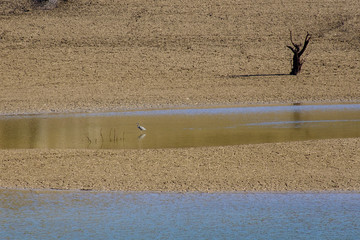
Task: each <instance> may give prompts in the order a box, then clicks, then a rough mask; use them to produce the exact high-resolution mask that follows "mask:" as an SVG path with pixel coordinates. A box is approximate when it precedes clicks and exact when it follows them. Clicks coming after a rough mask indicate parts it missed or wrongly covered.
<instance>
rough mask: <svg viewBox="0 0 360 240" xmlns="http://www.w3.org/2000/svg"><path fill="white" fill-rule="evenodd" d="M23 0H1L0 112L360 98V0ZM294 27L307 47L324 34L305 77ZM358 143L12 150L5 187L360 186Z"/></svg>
mask: <svg viewBox="0 0 360 240" xmlns="http://www.w3.org/2000/svg"><path fill="white" fill-rule="evenodd" d="M23 1H25V0H17V1H10V0H9V1H7V0H4V1H1V3H0V49H1V51H0V57H1V61H0V83H1V87H0V114H18V113H38V112H69V111H77V112H82V111H87V112H91V111H108V110H111V111H116V110H122V109H134V108H162V107H176V106H202V105H206V106H210V105H233V104H246V103H249V104H252V103H277V102H279V103H292V102H302V103H306V102H359V101H360V94H359V92H360V51H359V48H360V31H359V29H360V2H359V1H358V0H346V1H328V0H319V1H311V2H309V1H305V0H299V1H293V0H275V1H267V0H251V1H250V0H244V1H237V0H221V1H216V0H207V1H203V0H191V1H190V0H189V1H183V0H172V1H165V0H159V1H147V0H131V1H130V0H112V1H109V0H98V1H92V0H76V1H75V0H69V1H67V3H62V4H60V5H59V7H58V8H55V9H53V10H47V11H44V10H40V9H33V8H31V7H30V6H29V5H22V3H23ZM14 3H16V4H14ZM22 6H25V7H22ZM289 29H291V30H292V31H293V35H294V39H295V41H296V42H299V43H300V42H302V41H303V39H304V37H305V35H306V32H307V31H308V32H310V33H311V35H312V39H311V41H310V44H309V46H308V49H307V51H306V53H305V55H306V56H305V59H306V62H305V63H304V65H303V71H302V73H301V74H300V75H298V76H296V77H295V76H289V75H286V74H287V73H289V72H290V67H291V66H290V61H291V58H292V56H291V52H290V50H289V49H287V48H286V45H289V44H290V40H289ZM358 148H359V139H344V140H325V141H311V142H297V143H279V144H261V145H254V146H251V145H249V146H232V147H214V148H194V149H163V150H141V151H85V150H61V151H60V150H13V151H8V150H2V151H1V153H0V156H1V157H0V167H1V168H0V169H1V174H0V175H1V176H0V179H1V181H0V186H1V187H27V188H59V189H68V188H71V189H73V188H75V189H78V188H84V189H121V190H166V191H185V190H189V191H232V190H276V191H277V190H321V189H336V190H360V187H359V186H360V185H359V184H360V176H359V172H360V168H359V161H360V159H359V158H360V154H359V150H358ZM84 165H85V166H87V167H84Z"/></svg>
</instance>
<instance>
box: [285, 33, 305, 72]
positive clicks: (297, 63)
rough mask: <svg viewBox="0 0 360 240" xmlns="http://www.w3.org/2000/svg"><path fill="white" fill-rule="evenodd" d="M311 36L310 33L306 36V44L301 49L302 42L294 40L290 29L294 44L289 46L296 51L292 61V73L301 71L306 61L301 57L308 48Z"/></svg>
mask: <svg viewBox="0 0 360 240" xmlns="http://www.w3.org/2000/svg"><path fill="white" fill-rule="evenodd" d="M310 38H311V36H310V34H309V33H307V34H306V37H305V41H304V46H303V48H302V49H301V50H300V47H301V44H295V43H294V42H293V40H292V34H291V31H290V41H291V44H292V45H293V46H287V47H288V48H289V49H290V50H291V51H292V52H293V53H294V56H293V62H292V69H291V72H290V75H297V74H298V73H300V71H301V66H302V64H303V63H304V61H303V60H301V59H300V57H301V55H302V54H303V53H304V52H305V49H306V47H307V45H308V44H309V41H310Z"/></svg>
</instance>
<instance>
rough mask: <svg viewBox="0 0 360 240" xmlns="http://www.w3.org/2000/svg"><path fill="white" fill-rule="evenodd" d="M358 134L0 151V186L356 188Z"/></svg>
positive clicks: (359, 173)
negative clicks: (207, 143)
mask: <svg viewBox="0 0 360 240" xmlns="http://www.w3.org/2000/svg"><path fill="white" fill-rule="evenodd" d="M359 146H360V139H344V140H339V139H333V140H322V141H305V142H291V143H276V144H256V145H242V146H226V147H206V148H191V149H157V150H154V149H151V150H117V151H104V150H101V151H88V150H40V151H39V150H14V151H1V155H2V157H1V160H0V171H1V175H0V186H2V187H8V188H37V189H42V188H45V189H48V188H53V189H84V190H88V189H92V190H131V191H144V190H145V191H201V192H213V191H321V190H352V191H359V190H360V171H359V169H360V150H359Z"/></svg>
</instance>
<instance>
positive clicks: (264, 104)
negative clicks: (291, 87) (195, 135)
mask: <svg viewBox="0 0 360 240" xmlns="http://www.w3.org/2000/svg"><path fill="white" fill-rule="evenodd" d="M351 104H360V100H349V101H338V100H333V101H311V102H297V101H295V102H259V103H257V102H252V103H251V102H249V103H233V104H212V105H205V104H203V105H175V106H172V105H168V106H157V107H145V106H142V107H141V106H139V107H136V106H132V107H128V108H119V109H107V110H105V109H92V110H87V111H86V110H84V111H83V110H73V111H71V110H70V111H59V110H53V111H50V112H48V111H43V112H41V111H37V112H36V111H35V112H31V111H28V112H26V111H24V112H10V113H6V112H1V111H0V117H7V116H8V117H17V116H18V117H21V116H36V115H61V114H64V115H66V114H75V115H78V114H79V115H81V114H84V115H86V114H107V113H121V112H137V111H157V110H160V111H161V110H183V109H184V110H186V109H217V108H236V107H239V108H240V107H268V106H269V107H270V106H291V105H303V106H317V105H351Z"/></svg>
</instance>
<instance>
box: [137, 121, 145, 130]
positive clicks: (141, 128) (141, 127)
mask: <svg viewBox="0 0 360 240" xmlns="http://www.w3.org/2000/svg"><path fill="white" fill-rule="evenodd" d="M136 125H137V127H138V129H140V130H141V131H145V130H146V128H144V127H143V126H140V124H139V123H136Z"/></svg>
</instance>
